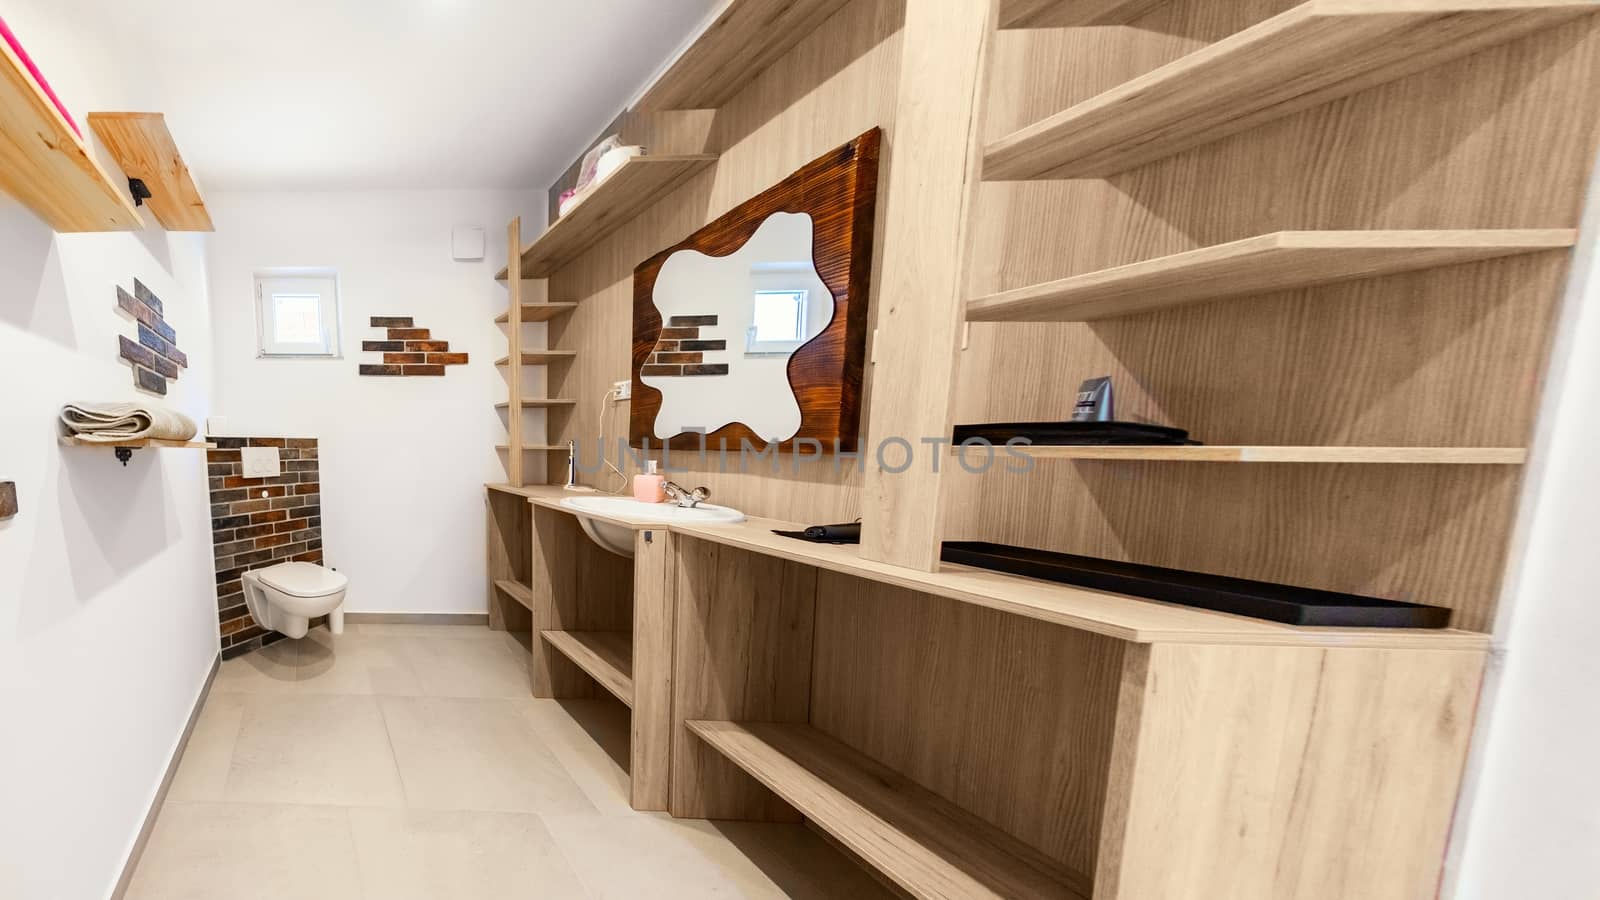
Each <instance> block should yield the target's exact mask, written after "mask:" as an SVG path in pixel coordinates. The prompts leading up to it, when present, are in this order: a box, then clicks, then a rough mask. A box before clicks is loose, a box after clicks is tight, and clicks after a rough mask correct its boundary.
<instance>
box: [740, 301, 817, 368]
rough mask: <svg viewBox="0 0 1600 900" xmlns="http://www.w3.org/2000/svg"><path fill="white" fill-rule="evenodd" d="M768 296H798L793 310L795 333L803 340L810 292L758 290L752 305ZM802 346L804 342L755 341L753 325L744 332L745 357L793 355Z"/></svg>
mask: <svg viewBox="0 0 1600 900" xmlns="http://www.w3.org/2000/svg"><path fill="white" fill-rule="evenodd" d="M768 294H784V295H787V296H794V295H798V296H799V298H800V299H799V302H798V303H797V304H796V310H795V333H797V334H799V335H800V336H801V337H802V338H804V337H805V333H806V322H807V315H808V314H809V312H810V305H811V292H810V291H808V290H805V289H803V288H783V289H771V290H758V291H756V292H755V297H753V298H752V300H751V302H752V304H754V303H755V302H756V300H757V299H758V298H760V297H762V296H763V295H768ZM752 317H753V313H752ZM804 345H805V340H797V341H762V340H757V339H756V326H755V325H754V324H752V325H751V326H750V329H749V330H748V331H747V332H745V344H744V350H745V353H746V354H747V355H751V356H764V355H767V354H774V353H793V352H794V351H796V350H798V349H800V348H801V347H802V346H804Z"/></svg>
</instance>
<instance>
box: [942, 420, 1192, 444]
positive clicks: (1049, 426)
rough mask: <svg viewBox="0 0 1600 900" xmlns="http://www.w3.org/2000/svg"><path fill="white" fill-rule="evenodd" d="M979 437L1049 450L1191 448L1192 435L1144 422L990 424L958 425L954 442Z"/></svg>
mask: <svg viewBox="0 0 1600 900" xmlns="http://www.w3.org/2000/svg"><path fill="white" fill-rule="evenodd" d="M973 438H980V439H982V440H985V441H988V442H989V443H991V444H995V445H1000V444H1004V443H1005V442H1007V441H1009V440H1013V439H1015V438H1026V439H1027V440H1028V442H1029V443H1032V444H1038V445H1041V446H1048V447H1070V446H1086V447H1090V446H1100V447H1110V446H1139V447H1142V446H1150V445H1155V446H1174V445H1192V444H1198V443H1200V442H1199V441H1191V440H1189V432H1187V431H1184V430H1183V429H1182V428H1168V427H1167V426H1165V425H1150V424H1148V423H1145V422H990V423H988V424H984V425H957V426H956V427H955V433H954V435H953V436H952V439H953V440H954V442H955V443H957V444H960V443H962V442H964V441H969V440H972V439H973Z"/></svg>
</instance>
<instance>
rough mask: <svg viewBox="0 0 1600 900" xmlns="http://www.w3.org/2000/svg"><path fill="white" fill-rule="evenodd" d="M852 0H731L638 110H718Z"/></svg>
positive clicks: (664, 74) (675, 62) (643, 100)
mask: <svg viewBox="0 0 1600 900" xmlns="http://www.w3.org/2000/svg"><path fill="white" fill-rule="evenodd" d="M847 2H848V0H732V2H730V3H728V4H727V5H726V6H724V7H723V9H722V12H721V13H720V14H719V15H718V16H717V18H716V20H715V21H713V22H712V23H711V24H710V25H709V26H708V27H707V28H706V30H705V31H704V32H702V33H701V34H700V36H699V37H698V38H696V39H695V41H694V43H692V44H690V45H689V47H688V48H687V49H685V50H684V52H683V53H682V54H681V55H680V56H679V57H678V58H677V59H676V60H674V61H673V63H672V65H671V66H669V67H668V68H667V70H666V71H665V72H663V73H662V74H661V76H660V77H658V78H657V79H656V80H655V82H654V83H653V84H651V85H650V87H649V89H648V90H646V91H645V93H644V96H643V97H641V98H639V102H638V103H636V104H634V108H635V109H638V110H644V111H651V110H670V109H715V108H717V107H720V106H722V104H724V103H726V102H728V100H730V99H732V97H733V95H735V94H737V93H739V92H740V91H741V90H744V88H745V87H746V86H747V85H749V83H750V80H751V79H752V78H754V77H755V76H756V75H758V74H760V72H761V71H762V70H763V69H765V68H766V67H767V66H770V65H771V64H772V63H773V62H775V61H776V60H777V59H778V58H779V57H781V56H783V55H784V54H785V53H787V52H789V49H790V48H791V47H793V46H794V45H795V44H798V43H800V41H801V40H803V39H804V38H805V37H806V36H807V35H809V34H811V33H812V32H813V31H815V30H816V28H817V26H819V25H821V24H822V22H823V20H825V19H827V18H828V17H829V16H831V15H833V14H834V13H835V12H837V11H838V10H839V9H840V8H841V7H843V6H844V5H845V3H847Z"/></svg>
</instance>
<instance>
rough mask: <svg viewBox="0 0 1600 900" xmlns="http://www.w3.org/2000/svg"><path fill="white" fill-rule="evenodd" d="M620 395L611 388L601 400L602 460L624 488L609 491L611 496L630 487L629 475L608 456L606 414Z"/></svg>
mask: <svg viewBox="0 0 1600 900" xmlns="http://www.w3.org/2000/svg"><path fill="white" fill-rule="evenodd" d="M618 394H619V392H618V390H617V389H616V388H615V387H613V388H611V390H609V391H606V395H605V396H604V397H601V398H600V459H601V460H602V461H603V462H605V464H606V468H608V469H610V470H611V471H613V472H615V473H617V477H618V478H621V479H622V486H621V487H619V488H617V489H616V490H614V491H608V492H607V493H611V494H620V493H622V492H623V491H625V490H627V487H628V476H627V473H625V472H623V471H622V470H621V469H619V468H617V464H616V463H614V462H612V461H611V457H610V456H607V455H606V413H607V412H610V410H611V401H612V399H613V398H616V397H617V396H618ZM573 452H574V453H576V452H577V450H576V449H574V450H573Z"/></svg>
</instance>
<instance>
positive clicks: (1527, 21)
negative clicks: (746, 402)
mask: <svg viewBox="0 0 1600 900" xmlns="http://www.w3.org/2000/svg"><path fill="white" fill-rule="evenodd" d="M1597 9H1600V7H1597V6H1596V5H1595V4H1594V3H1593V2H1592V0H1544V2H1537V0H1535V2H1529V0H1503V2H1493V0H1406V2H1403V3H1351V2H1348V0H1309V2H1307V3H1303V4H1301V5H1299V6H1297V7H1295V8H1293V9H1291V10H1289V11H1287V12H1284V13H1281V14H1279V15H1277V16H1274V17H1272V18H1270V19H1268V20H1266V21H1265V22H1262V23H1260V24H1258V25H1256V26H1254V27H1252V28H1247V29H1245V30H1244V31H1241V32H1239V33H1238V34H1235V35H1232V36H1230V37H1227V38H1224V39H1223V40H1220V41H1218V42H1216V43H1215V44H1212V45H1211V46H1209V47H1206V48H1204V49H1202V50H1199V51H1196V52H1194V53H1191V54H1189V55H1188V56H1185V57H1183V58H1182V59H1179V60H1177V61H1175V62H1172V63H1169V64H1167V65H1165V66H1162V67H1161V68H1159V69H1156V70H1155V71H1153V72H1149V73H1147V74H1145V75H1141V76H1140V77H1138V78H1135V79H1133V80H1131V81H1128V82H1126V83H1124V84H1122V85H1120V86H1118V87H1115V88H1112V89H1111V90H1109V91H1106V92H1105V93H1103V94H1100V95H1099V96H1096V97H1092V98H1090V99H1088V100H1085V101H1083V102H1082V103H1079V104H1077V105H1076V106H1073V107H1070V108H1069V109H1066V110H1063V111H1062V112H1059V113H1056V114H1055V115H1052V116H1049V117H1047V118H1045V119H1043V120H1041V121H1039V122H1035V123H1034V124H1032V125H1029V126H1027V127H1026V128H1022V129H1020V130H1018V131H1016V132H1013V133H1012V134H1009V135H1007V136H1005V137H1003V138H1001V139H999V140H997V141H995V142H993V143H991V144H989V145H988V147H987V148H985V150H984V154H983V177H984V178H985V180H988V181H1022V180H1028V179H1056V178H1100V177H1105V176H1109V175H1115V174H1116V173H1118V172H1123V171H1126V170H1128V169H1132V168H1135V167H1137V166H1141V165H1144V164H1146V163H1150V162H1154V161H1155V160H1158V159H1162V158H1165V157H1168V156H1172V155H1173V154H1176V153H1180V152H1182V151H1184V150H1188V149H1190V148H1193V147H1197V146H1200V145H1202V144H1207V143H1210V142H1212V141H1217V140H1220V139H1222V138H1225V137H1227V136H1229V135H1232V134H1237V133H1238V132H1241V131H1246V130H1249V129H1251V128H1255V127H1257V126H1259V125H1262V124H1264V123H1266V122H1270V121H1272V120H1274V119H1280V118H1283V117H1284V116H1288V115H1292V114H1294V113H1297V112H1300V111H1301V110H1304V109H1309V108H1311V107H1313V106H1317V105H1319V104H1323V103H1327V102H1329V101H1332V100H1336V99H1338V98H1340V97H1344V96H1346V95H1349V94H1354V93H1356V92H1358V91H1363V90H1366V89H1367V88H1371V87H1376V86H1377V85H1380V84H1383V83H1385V82H1389V81H1394V80H1397V79H1400V78H1403V77H1405V76H1407V75H1411V74H1414V73H1416V72H1420V71H1423V70H1424V69H1428V68H1431V67H1433V66H1437V65H1440V64H1442V63H1445V62H1448V61H1450V60H1453V59H1457V58H1459V57H1462V56H1466V55H1468V54H1470V53H1475V52H1477V51H1479V50H1484V49H1486V48H1489V47H1492V46H1494V45H1496V44H1501V43H1504V42H1506V41H1511V40H1515V39H1516V38H1519V37H1522V36H1524V35H1528V34H1531V33H1533V32H1535V31H1539V30H1542V29H1546V28H1553V27H1555V26H1557V25H1561V24H1564V23H1567V22H1571V21H1573V20H1574V19H1577V18H1579V17H1581V16H1586V15H1590V14H1592V13H1594V12H1596V11H1597Z"/></svg>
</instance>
